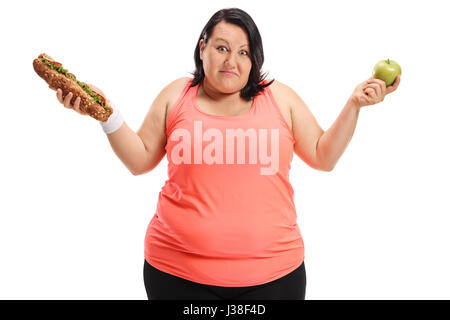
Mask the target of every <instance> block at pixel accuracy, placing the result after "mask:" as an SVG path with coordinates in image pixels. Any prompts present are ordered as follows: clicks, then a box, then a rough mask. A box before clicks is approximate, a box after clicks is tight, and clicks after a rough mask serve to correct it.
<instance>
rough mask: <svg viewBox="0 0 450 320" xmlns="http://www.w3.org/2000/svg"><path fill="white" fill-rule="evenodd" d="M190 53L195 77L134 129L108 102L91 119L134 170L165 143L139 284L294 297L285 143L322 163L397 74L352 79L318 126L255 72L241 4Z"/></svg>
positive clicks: (296, 267)
mask: <svg viewBox="0 0 450 320" xmlns="http://www.w3.org/2000/svg"><path fill="white" fill-rule="evenodd" d="M194 59H195V66H196V69H195V71H194V72H193V73H192V75H193V77H183V78H179V79H177V80H175V81H173V82H171V83H169V84H168V85H167V86H166V87H165V88H164V89H163V90H162V91H161V92H160V93H159V94H158V96H157V97H156V99H155V100H154V101H153V104H152V105H151V107H150V110H149V111H148V113H147V115H146V116H145V119H144V121H143V123H142V126H141V127H140V128H139V130H138V131H137V133H136V132H134V131H133V130H132V129H130V128H129V127H128V125H127V124H126V122H124V119H123V117H122V115H121V114H120V112H119V109H118V108H117V106H114V105H113V108H114V110H115V112H114V113H113V114H112V115H111V117H110V119H109V120H108V121H107V122H106V123H102V122H100V124H101V125H102V127H103V130H104V132H105V133H106V134H107V137H108V140H109V142H110V144H111V147H112V148H113V150H114V153H115V154H116V155H117V156H118V157H119V158H120V160H121V161H122V162H123V163H124V164H125V166H126V167H127V168H128V169H129V170H130V172H131V173H132V174H133V175H141V174H144V173H147V172H149V171H151V170H152V169H153V168H155V167H156V166H157V165H158V163H159V162H160V161H161V159H162V158H163V157H164V156H165V155H167V160H168V180H167V181H166V182H165V185H164V186H163V187H162V189H161V192H160V193H159V195H158V203H157V207H156V210H155V212H154V215H153V218H152V219H151V221H150V223H149V225H148V229H147V233H146V236H145V251H144V257H145V261H144V271H143V272H144V284H145V289H146V292H147V296H148V298H149V299H297V300H302V299H304V298H305V289H306V274H305V262H304V260H305V256H304V245H303V239H302V235H301V232H300V229H299V226H298V225H297V214H296V208H295V205H294V191H293V189H292V186H291V184H290V182H289V169H290V163H291V161H292V157H293V154H294V153H295V154H296V155H297V156H299V157H300V158H301V159H302V160H303V161H304V162H305V163H306V164H308V165H309V166H310V167H311V168H313V169H316V170H321V171H331V170H332V169H333V168H334V166H335V165H336V162H337V161H338V159H339V158H340V156H341V155H342V153H343V152H344V150H345V148H346V146H347V145H348V143H349V142H350V139H351V137H352V135H353V132H354V130H355V126H356V122H357V119H358V114H359V111H360V109H361V107H364V106H367V105H373V104H377V103H379V102H381V101H383V99H384V97H385V96H386V95H387V94H389V93H391V92H393V91H395V90H396V89H397V87H398V85H399V83H400V77H399V76H398V77H397V79H396V81H395V82H394V84H393V85H392V86H389V87H386V85H385V83H384V81H381V80H378V79H373V78H369V79H368V80H366V81H364V82H363V83H361V84H359V85H358V86H357V87H356V88H355V90H354V92H353V93H352V95H351V96H350V97H349V99H348V101H347V103H346V104H345V106H344V108H343V110H342V112H341V113H340V114H339V116H338V118H337V119H336V121H335V122H334V123H333V125H332V126H331V127H330V128H329V129H328V130H327V131H324V130H323V129H322V128H321V127H320V126H319V124H318V123H317V121H316V119H315V118H314V116H313V115H312V113H311V112H310V110H309V109H308V107H307V106H306V104H305V103H304V102H303V100H302V99H301V98H300V97H299V96H298V95H297V94H296V92H295V91H294V90H292V89H291V88H290V87H289V86H288V85H286V84H283V83H281V82H279V81H276V80H275V79H272V80H270V81H269V80H266V79H265V75H262V74H261V68H262V65H263V62H264V53H263V47H262V40H261V36H260V34H259V31H258V28H257V27H256V25H255V23H254V21H253V20H252V18H251V17H250V16H249V15H248V14H247V13H246V12H244V11H242V10H240V9H237V8H230V9H223V10H220V11H218V12H216V13H215V14H214V15H213V16H212V17H211V19H210V20H209V21H208V23H207V24H206V25H205V27H204V29H203V30H202V32H201V34H200V37H199V39H198V42H197V45H196V49H195V53H194ZM91 88H92V89H94V90H96V91H98V92H99V93H101V94H102V93H103V92H102V91H101V90H99V89H98V88H96V87H95V86H92V85H91ZM52 89H54V90H57V97H58V100H59V101H60V102H61V103H62V104H63V105H64V106H65V107H66V108H70V109H73V110H75V111H76V112H78V113H80V114H85V113H84V112H83V111H82V110H80V107H79V103H80V101H79V98H77V99H76V100H75V101H74V103H73V104H71V103H70V101H71V98H72V94H68V95H67V96H66V97H62V91H61V90H60V89H57V88H52ZM103 95H104V94H103ZM104 96H105V95H104ZM155 196H156V195H155Z"/></svg>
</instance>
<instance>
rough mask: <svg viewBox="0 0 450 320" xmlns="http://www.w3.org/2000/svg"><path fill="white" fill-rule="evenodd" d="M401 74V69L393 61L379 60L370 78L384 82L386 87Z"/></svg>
mask: <svg viewBox="0 0 450 320" xmlns="http://www.w3.org/2000/svg"><path fill="white" fill-rule="evenodd" d="M401 74H402V68H400V65H399V64H398V63H397V62H395V61H394V60H389V59H387V60H381V61H379V62H378V63H377V64H376V65H375V67H373V73H372V76H373V77H374V78H375V79H380V80H383V81H384V82H386V86H390V85H391V84H393V83H394V81H395V78H397V76H398V75H401Z"/></svg>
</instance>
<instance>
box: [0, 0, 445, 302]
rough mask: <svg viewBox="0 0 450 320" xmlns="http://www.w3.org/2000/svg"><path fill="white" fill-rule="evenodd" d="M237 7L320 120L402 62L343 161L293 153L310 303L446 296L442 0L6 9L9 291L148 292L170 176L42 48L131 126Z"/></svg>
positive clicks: (4, 248)
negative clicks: (391, 63) (106, 127)
mask: <svg viewBox="0 0 450 320" xmlns="http://www.w3.org/2000/svg"><path fill="white" fill-rule="evenodd" d="M5 6H6V7H5ZM234 6H237V7H239V8H241V9H243V10H245V11H246V12H247V13H249V14H250V16H252V18H253V19H254V21H255V23H256V24H257V26H258V28H259V31H260V33H261V36H262V39H263V45H264V52H265V63H264V66H263V71H264V72H269V75H268V79H271V78H275V79H277V80H279V81H281V82H283V83H285V84H287V85H289V86H290V87H291V88H293V89H294V90H295V91H296V92H297V93H298V94H299V95H300V96H301V97H302V99H303V100H304V101H305V102H306V103H307V105H308V107H309V108H310V109H311V111H312V112H313V114H314V115H315V117H316V118H317V120H318V122H319V123H320V125H321V126H322V128H323V129H324V130H326V129H328V128H329V127H330V126H331V124H332V123H333V121H334V120H335V119H336V117H337V116H338V115H339V113H340V111H341V110H342V108H343V107H344V104H345V102H346V100H347V98H348V97H349V96H350V95H351V93H352V92H353V90H354V88H355V87H356V86H357V85H358V84H359V83H361V82H363V81H364V80H366V79H367V78H369V77H370V76H371V71H372V68H373V66H374V65H375V63H376V62H378V61H379V60H382V59H387V58H390V59H392V60H395V61H397V62H398V63H399V64H400V65H401V67H402V78H401V79H402V80H401V84H400V87H399V88H398V90H397V91H396V92H394V93H392V94H391V95H388V96H387V97H386V98H385V100H384V102H382V103H380V104H377V105H373V106H368V107H364V108H363V109H362V110H361V112H360V116H359V120H358V124H357V127H356V131H355V134H354V136H353V139H352V141H351V142H350V144H349V146H348V148H347V150H346V151H345V153H344V155H343V156H342V157H341V159H340V160H339V162H338V164H337V166H336V167H335V169H334V170H333V171H331V172H321V171H317V170H313V169H311V168H310V167H308V166H307V165H306V164H305V163H304V162H302V161H301V160H300V159H299V158H298V157H296V156H294V160H293V162H292V169H291V176H290V177H291V183H292V185H293V187H294V190H295V202H296V206H297V213H298V224H299V226H300V230H301V231H302V234H303V237H304V242H305V255H306V258H305V266H306V272H307V283H308V284H307V292H306V298H307V299H449V298H450V292H449V288H450V274H449V272H448V270H450V256H449V245H450V234H449V232H448V227H449V224H450V217H449V214H450V204H449V200H448V194H449V179H450V173H449V169H448V164H449V162H450V152H449V142H448V139H449V133H448V121H449V116H450V111H449V108H450V103H449V99H448V92H449V91H448V74H449V70H450V68H449V57H450V50H449V46H448V30H450V23H449V22H448V19H447V18H448V10H447V11H446V3H445V1H421V2H419V1H377V2H373V1H356V0H355V1H332V0H330V1H261V0H259V1H245V2H243V1H160V2H159V3H155V2H153V1H152V2H150V1H131V0H130V1H126V2H124V1H120V2H119V1H93V0H89V1H84V0H79V1H76V2H73V1H71V2H69V1H64V2H63V1H52V0H47V1H44V2H42V1H8V2H6V3H5V4H3V6H2V9H1V11H0V28H1V30H2V32H1V46H2V50H1V51H0V55H1V62H2V72H1V77H0V81H1V83H0V88H1V92H2V94H1V102H0V104H1V113H0V115H1V125H0V143H1V145H0V150H1V154H2V155H1V158H0V159H1V160H0V161H1V165H0V175H1V178H0V181H1V182H0V188H1V190H0V197H1V201H0V212H1V214H0V298H1V299H146V298H147V296H146V294H145V289H144V283H143V277H142V268H143V262H144V256H143V253H144V235H145V231H146V228H147V224H148V223H149V221H150V219H151V218H152V216H153V214H154V212H155V209H156V201H157V196H158V192H159V191H160V189H161V187H162V186H163V185H164V182H165V180H166V179H167V159H166V158H164V159H163V160H162V162H161V163H160V164H159V165H158V167H156V168H155V169H154V170H153V171H151V172H149V173H147V174H145V175H141V176H133V175H132V174H131V173H130V172H129V171H128V170H127V169H126V167H125V166H124V165H123V164H122V162H121V161H120V160H119V159H118V158H117V157H116V155H115V154H114V152H113V151H112V149H111V147H110V145H109V142H108V140H107V137H106V135H105V134H104V133H103V131H102V130H101V127H100V125H99V124H98V123H97V122H96V121H95V120H94V119H92V118H90V117H88V116H81V115H79V114H77V113H75V112H74V111H72V110H68V109H65V108H64V107H63V106H62V105H61V104H60V103H59V102H58V101H57V99H56V95H55V92H54V91H52V90H50V89H49V88H48V87H47V84H46V83H45V82H44V81H43V80H42V79H41V78H39V77H38V76H37V75H36V74H35V72H34V70H33V68H32V61H33V59H34V58H36V57H37V56H38V55H39V54H40V53H42V52H45V53H47V54H49V55H50V56H52V57H53V58H55V59H56V60H60V62H62V63H63V64H64V66H65V67H66V68H68V69H69V71H71V72H73V73H75V75H76V76H77V77H78V79H79V80H81V81H85V82H88V83H92V84H94V85H96V86H97V87H99V88H101V89H102V90H103V91H104V92H105V94H106V95H107V97H108V98H109V99H111V100H113V101H114V102H115V103H116V105H117V106H119V107H120V110H121V112H122V114H123V115H124V117H125V120H126V122H127V123H128V125H129V126H130V127H131V128H132V129H133V130H135V131H137V129H138V128H139V127H140V125H141V123H142V121H143V119H144V116H145V115H146V113H147V111H148V109H149V107H150V105H151V103H152V102H153V100H154V98H155V97H156V96H157V94H158V93H159V92H160V90H161V89H162V88H164V87H165V86H166V85H167V84H168V83H170V82H171V81H173V80H175V79H177V78H179V77H184V76H190V74H189V72H190V71H193V70H194V60H193V54H194V49H195V45H196V41H197V39H198V37H199V36H200V32H201V30H202V29H203V27H204V25H205V24H206V23H207V21H208V20H209V18H210V17H211V16H212V15H213V14H214V13H215V12H216V11H218V10H220V9H222V8H226V7H234ZM445 21H447V22H445Z"/></svg>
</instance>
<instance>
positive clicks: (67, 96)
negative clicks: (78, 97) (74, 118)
mask: <svg viewBox="0 0 450 320" xmlns="http://www.w3.org/2000/svg"><path fill="white" fill-rule="evenodd" d="M72 96H73V94H72V92H69V93H68V94H67V95H66V96H65V98H64V107H66V108H69V109H72V108H73V106H72V105H70V100H72Z"/></svg>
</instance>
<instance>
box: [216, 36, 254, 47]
mask: <svg viewBox="0 0 450 320" xmlns="http://www.w3.org/2000/svg"><path fill="white" fill-rule="evenodd" d="M219 40H222V41H225V42H226V43H228V44H230V43H229V42H228V41H227V40H225V39H224V38H216V39H215V41H219ZM242 47H248V44H243V45H242V46H240V47H239V48H242Z"/></svg>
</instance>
